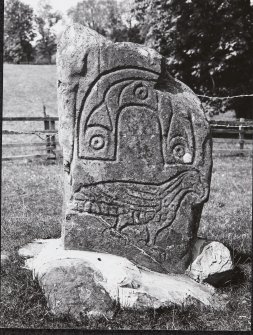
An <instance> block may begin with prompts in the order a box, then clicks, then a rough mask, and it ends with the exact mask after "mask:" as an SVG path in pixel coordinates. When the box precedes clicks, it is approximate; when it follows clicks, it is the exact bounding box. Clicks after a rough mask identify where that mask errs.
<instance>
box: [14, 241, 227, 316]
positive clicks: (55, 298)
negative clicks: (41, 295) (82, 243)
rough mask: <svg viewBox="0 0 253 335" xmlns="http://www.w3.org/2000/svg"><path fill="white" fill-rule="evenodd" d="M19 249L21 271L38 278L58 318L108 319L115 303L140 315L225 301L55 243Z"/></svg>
mask: <svg viewBox="0 0 253 335" xmlns="http://www.w3.org/2000/svg"><path fill="white" fill-rule="evenodd" d="M38 243H39V247H37V246H36V244H38ZM41 246H43V247H42V249H41V250H40V248H41ZM24 250H26V252H25V255H26V257H28V255H29V257H30V258H29V259H27V260H26V267H27V268H28V269H30V270H32V271H33V274H34V277H37V278H38V280H39V283H40V285H41V287H42V288H43V290H44V292H45V296H46V298H47V302H48V305H49V307H50V309H51V311H52V312H53V313H55V314H56V315H57V316H59V315H61V314H68V315H69V316H72V317H74V318H75V319H80V317H81V315H84V314H86V315H94V316H101V315H106V316H107V317H111V316H112V315H113V312H114V311H115V306H116V304H117V305H119V307H121V308H134V309H141V310H143V309H148V308H152V309H153V308H159V307H166V306H171V305H179V306H182V305H184V306H187V305H191V304H196V303H197V304H202V305H205V306H210V307H212V308H215V309H222V308H224V306H225V305H226V300H225V299H224V297H218V296H217V295H216V293H215V289H214V288H212V287H211V286H210V285H207V284H205V285H203V284H199V283H196V282H195V281H194V280H192V279H190V278H189V277H187V276H185V275H170V274H162V273H156V272H153V271H150V270H144V269H140V268H138V267H137V266H136V265H134V264H133V263H132V262H130V261H129V260H127V259H126V258H123V257H119V256H115V255H110V254H103V253H96V252H89V251H78V250H64V249H63V247H62V243H61V240H59V239H58V240H45V241H44V243H43V244H41V242H38V241H37V242H36V241H35V242H34V247H31V244H30V245H29V246H28V247H24V248H22V249H21V250H20V253H21V254H24V252H23V251H24ZM28 250H29V251H28Z"/></svg>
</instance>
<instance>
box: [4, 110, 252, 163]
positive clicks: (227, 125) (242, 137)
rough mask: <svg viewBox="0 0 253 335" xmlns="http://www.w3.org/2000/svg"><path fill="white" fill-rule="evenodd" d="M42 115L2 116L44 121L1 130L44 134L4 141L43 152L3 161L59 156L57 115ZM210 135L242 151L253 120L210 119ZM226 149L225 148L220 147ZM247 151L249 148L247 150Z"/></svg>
mask: <svg viewBox="0 0 253 335" xmlns="http://www.w3.org/2000/svg"><path fill="white" fill-rule="evenodd" d="M44 115H45V116H44V117H3V118H2V121H3V122H6V121H8V122H9V121H11V122H24V121H41V122H43V123H44V129H43V130H33V131H13V130H5V129H3V130H2V134H3V135H21V134H22V135H24V134H27V135H28V134H29V135H38V136H39V137H41V135H43V136H45V139H44V140H43V141H41V142H33V143H6V144H3V145H2V148H21V147H32V146H33V147H38V148H43V149H44V150H45V151H46V153H45V154H29V155H14V156H6V157H2V160H3V161H9V160H19V159H26V158H27V159H30V158H46V159H57V158H59V157H61V150H60V148H59V149H57V146H59V142H58V141H57V140H56V136H57V133H58V131H57V129H56V125H55V122H56V121H58V120H59V119H58V117H50V116H48V115H46V114H45V111H44ZM210 126H211V132H212V137H213V139H214V142H216V143H225V142H224V138H227V139H230V140H232V141H231V143H233V144H236V143H238V144H239V148H238V149H236V150H240V151H244V146H245V144H246V143H251V144H252V143H253V142H252V139H253V121H252V120H245V119H240V120H235V121H215V120H211V121H210ZM220 150H221V151H222V150H227V149H220ZM247 151H249V150H247Z"/></svg>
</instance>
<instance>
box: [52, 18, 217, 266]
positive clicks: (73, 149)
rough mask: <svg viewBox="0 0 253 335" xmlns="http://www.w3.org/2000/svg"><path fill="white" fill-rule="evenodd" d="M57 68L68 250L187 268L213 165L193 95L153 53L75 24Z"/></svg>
mask: <svg viewBox="0 0 253 335" xmlns="http://www.w3.org/2000/svg"><path fill="white" fill-rule="evenodd" d="M57 69H58V106H59V118H60V125H59V139H60V142H61V145H62V147H63V158H64V170H65V200H64V212H65V221H64V224H63V230H62V232H63V240H64V247H65V249H76V250H89V251H96V252H107V253H112V254H116V255H119V256H124V257H127V258H128V259H129V260H132V261H133V262H134V263H135V264H138V265H141V266H143V267H146V268H149V269H151V270H154V271H158V272H164V273H171V272H174V273H184V271H185V270H186V268H187V267H188V265H189V263H190V262H191V258H192V249H193V246H194V243H195V241H196V238H197V230H198V225H199V220H200V216H201V211H202V207H203V203H204V202H205V201H206V200H207V198H208V194H209V185H210V176H211V166H212V161H211V140H210V130H209V125H208V122H207V120H206V118H205V115H204V112H203V110H202V108H201V104H200V101H199V100H198V98H197V97H196V95H195V94H194V93H193V92H192V91H191V90H190V89H189V88H188V87H187V86H186V85H184V84H183V83H181V82H180V81H178V80H175V79H173V78H172V77H171V76H170V74H169V72H168V66H167V64H166V59H165V58H163V57H162V56H161V55H160V54H158V53H157V52H155V51H154V50H152V49H149V48H147V47H144V46H140V45H137V44H133V43H112V42H110V41H108V40H106V39H105V38H104V37H102V36H101V35H99V34H97V33H96V32H94V31H92V30H90V29H89V28H86V27H84V26H81V25H77V24H75V25H73V26H70V27H68V28H67V30H66V31H65V32H64V33H63V34H62V36H61V39H60V42H59V46H58V54H57Z"/></svg>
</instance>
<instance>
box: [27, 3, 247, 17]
mask: <svg viewBox="0 0 253 335" xmlns="http://www.w3.org/2000/svg"><path fill="white" fill-rule="evenodd" d="M21 1H22V2H24V3H26V4H28V5H30V6H31V7H33V9H34V10H36V8H37V6H38V2H39V0H21ZM80 1H81V0H49V2H50V4H51V5H52V7H53V8H54V10H59V11H61V12H63V13H64V14H65V13H66V12H67V10H68V9H69V8H70V7H73V6H75V5H76V4H77V3H78V2H80ZM117 1H118V2H120V1H124V0H117ZM252 1H253V0H252Z"/></svg>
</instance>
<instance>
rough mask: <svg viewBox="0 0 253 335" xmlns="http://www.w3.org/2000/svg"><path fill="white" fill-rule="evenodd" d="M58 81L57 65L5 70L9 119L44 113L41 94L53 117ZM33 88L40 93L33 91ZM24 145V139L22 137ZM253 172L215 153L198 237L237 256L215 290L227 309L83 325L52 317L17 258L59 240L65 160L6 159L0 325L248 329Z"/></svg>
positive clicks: (119, 317) (121, 315)
mask: <svg viewBox="0 0 253 335" xmlns="http://www.w3.org/2000/svg"><path fill="white" fill-rule="evenodd" d="M14 68H15V71H13V69H14ZM31 72H32V74H31ZM13 77H15V78H16V80H14V79H15V78H13ZM30 82H33V84H31V83H30ZM54 82H55V67H54V66H51V67H50V66H32V65H31V66H27V68H26V65H24V66H22V65H21V66H14V65H5V66H4V115H6V116H7V115H8V116H11V115H12V116H18V115H23V116H28V115H30V116H41V115H42V108H41V100H40V98H37V95H38V96H41V97H42V98H45V99H46V97H47V96H48V97H47V100H45V101H46V102H47V101H48V106H54V105H55V109H53V107H52V109H50V113H49V114H50V115H56V104H55V101H56V100H55V99H56V94H55V93H54V92H55V91H54V90H53V88H52V86H50V85H53V83H54ZM17 83H18V85H17ZM22 83H23V86H24V87H23V89H24V91H22ZM50 83H51V84H50ZM47 84H48V86H47ZM16 85H17V94H15V90H16ZM36 85H37V86H36ZM28 86H29V88H28ZM49 87H50V89H49ZM14 88H15V89H14ZM33 88H36V92H35V93H33V92H34V90H33ZM11 90H13V92H11ZM22 92H23V93H22ZM32 94H34V95H32ZM54 94H55V95H54ZM15 97H16V98H15ZM18 97H19V98H18ZM15 99H16V100H15ZM36 99H37V100H36ZM36 101H37V102H36ZM50 104H51V105H50ZM50 108H51V107H50ZM48 109H49V107H48ZM51 111H52V113H51ZM35 113H36V114H35ZM37 113H38V114H37ZM28 126H29V125H27V127H28ZM29 127H32V125H30V126H29ZM8 140H9V139H6V141H8ZM24 140H26V141H27V139H26V138H25V136H24ZM11 141H13V139H11ZM251 173H252V158H251V157H249V156H247V155H246V156H231V155H226V156H222V155H217V154H214V162H213V174H212V183H211V192H210V199H209V202H208V203H207V204H206V205H205V207H204V211H203V215H202V219H201V223H200V228H199V236H201V237H207V238H208V239H211V240H217V241H221V242H223V243H224V244H225V245H227V246H228V247H229V248H230V250H231V253H232V254H233V256H234V259H235V264H236V271H235V276H234V277H231V280H230V281H229V282H228V283H226V285H225V286H223V287H218V288H217V291H218V292H219V293H221V294H226V295H227V296H228V299H229V304H228V306H227V307H226V308H225V309H224V310H223V311H219V312H216V311H213V310H211V309H207V308H197V307H191V308H178V307H174V308H167V309H160V310H156V311H155V310H149V311H146V312H142V313H140V312H137V311H132V312H130V311H126V310H115V317H114V318H113V319H112V320H107V319H106V318H104V317H103V318H101V319H99V320H95V319H87V318H85V317H84V319H83V320H82V321H81V322H75V321H73V320H71V319H70V318H69V317H68V316H66V317H64V318H55V317H54V316H53V315H52V314H51V313H50V311H49V310H48V308H47V306H46V301H45V299H44V296H43V293H42V291H41V289H40V287H39V286H38V283H37V282H36V281H33V280H32V274H31V273H30V272H29V271H27V270H25V269H24V268H23V265H24V263H23V260H22V259H21V258H20V257H19V256H18V255H17V251H18V249H19V248H20V247H21V246H22V245H24V244H26V243H28V242H31V241H32V240H34V239H36V238H57V237H59V236H60V234H61V217H62V208H61V204H62V196H63V194H62V189H63V182H62V166H61V162H60V161H59V162H56V163H55V164H52V163H50V162H47V161H42V160H37V161H32V162H28V161H20V162H4V163H3V164H2V203H1V206H2V208H1V209H2V211H1V213H2V214H1V215H2V225H1V239H2V240H1V250H2V251H3V252H4V253H6V254H9V256H10V260H11V261H10V262H9V263H8V264H7V265H6V266H5V267H2V269H1V271H2V272H1V278H2V280H1V304H0V308H1V311H0V327H12V328H82V329H164V330H168V329H170V330H176V329H177V330H179V329H180V330H234V331H235V330H250V327H251V294H250V292H251V245H252V238H251V221H252V217H251V212H252V205H251V201H252V176H251Z"/></svg>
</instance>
